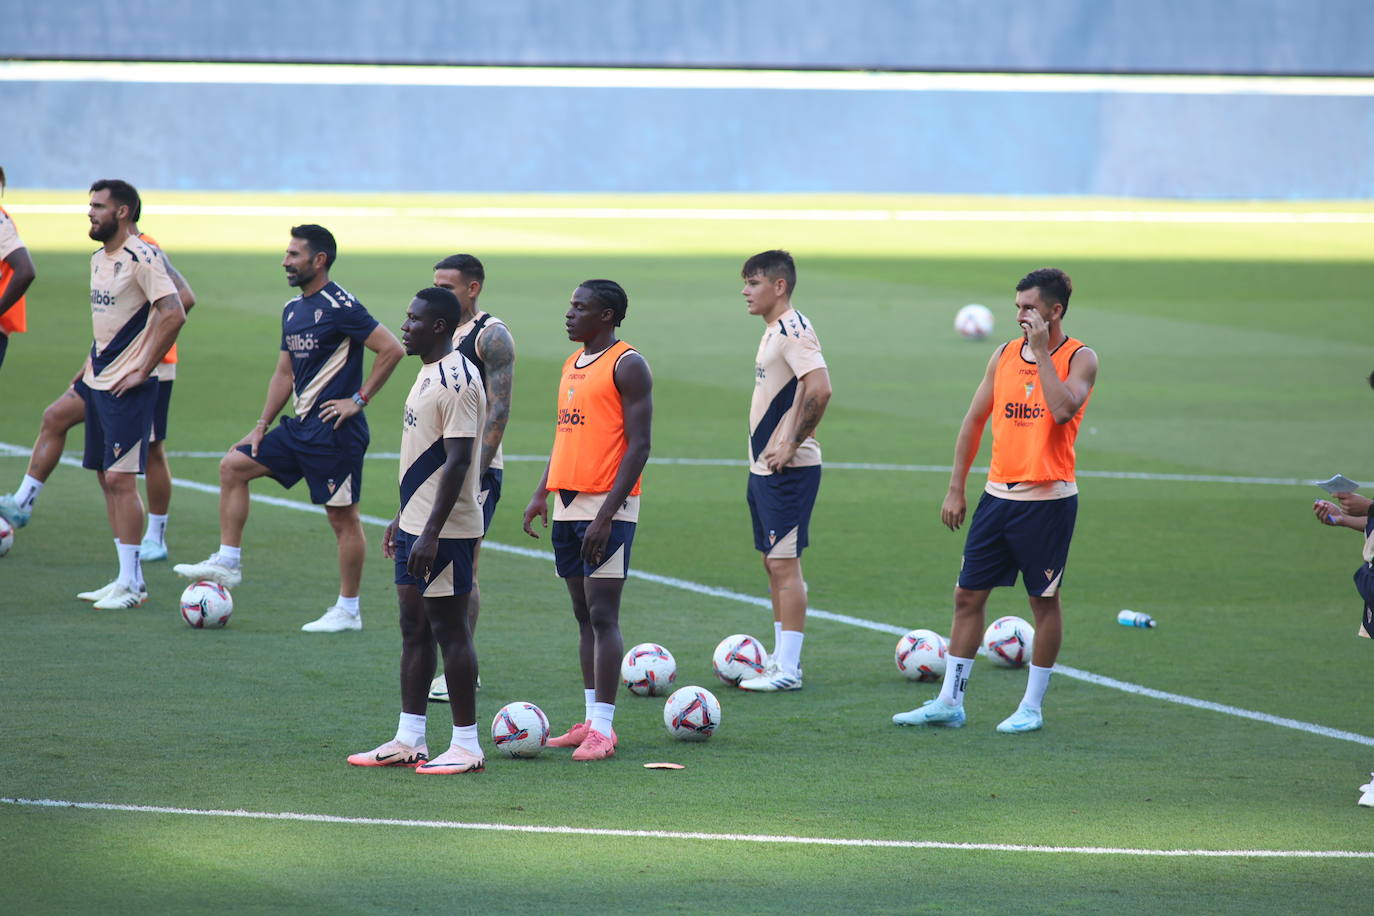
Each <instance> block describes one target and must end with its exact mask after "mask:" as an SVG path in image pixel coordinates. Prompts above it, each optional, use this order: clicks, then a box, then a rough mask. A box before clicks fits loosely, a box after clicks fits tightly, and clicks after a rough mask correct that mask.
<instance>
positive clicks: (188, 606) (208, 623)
mask: <svg viewBox="0 0 1374 916" xmlns="http://www.w3.org/2000/svg"><path fill="white" fill-rule="evenodd" d="M233 610H234V599H233V598H231V597H230V596H229V589H227V588H225V587H224V586H223V585H220V584H219V583H217V582H193V583H191V584H190V585H188V586H186V591H184V592H182V593H181V619H182V620H184V621H186V625H187V626H188V627H195V628H196V629H197V630H200V629H204V628H207V627H222V626H224V625H225V624H226V623H228V622H229V615H230V614H231V613H233Z"/></svg>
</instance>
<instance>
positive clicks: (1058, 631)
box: [997, 595, 1064, 735]
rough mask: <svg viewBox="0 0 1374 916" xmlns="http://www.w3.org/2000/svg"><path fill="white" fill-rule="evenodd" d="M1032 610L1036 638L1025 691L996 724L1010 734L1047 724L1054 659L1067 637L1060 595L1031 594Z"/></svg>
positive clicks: (1057, 656) (1037, 729)
mask: <svg viewBox="0 0 1374 916" xmlns="http://www.w3.org/2000/svg"><path fill="white" fill-rule="evenodd" d="M1030 607H1031V613H1032V614H1033V615H1034V616H1035V642H1034V644H1033V645H1032V647H1031V664H1030V670H1029V671H1027V672H1026V692H1025V694H1024V695H1023V696H1022V697H1021V703H1020V704H1019V705H1018V706H1017V707H1016V711H1015V712H1014V713H1012V714H1011V715H1010V716H1008V717H1007V718H1006V719H1005V720H1003V721H1002V724H1001V725H998V726H997V730H998V731H999V732H1002V733H1003V734H1007V735H1019V734H1021V733H1023V732H1033V731H1039V730H1040V728H1042V727H1043V725H1044V721H1045V719H1044V716H1043V714H1042V713H1041V706H1042V705H1043V704H1044V702H1045V691H1046V690H1047V689H1049V686H1050V675H1051V674H1052V673H1053V672H1054V662H1055V659H1057V658H1059V647H1060V645H1061V644H1062V643H1063V641H1064V615H1063V611H1062V609H1061V607H1060V603H1059V596H1058V595H1053V596H1051V597H1042V596H1031V598H1030Z"/></svg>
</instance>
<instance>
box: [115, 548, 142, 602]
mask: <svg viewBox="0 0 1374 916" xmlns="http://www.w3.org/2000/svg"><path fill="white" fill-rule="evenodd" d="M115 551H116V552H117V553H118V554H119V578H118V579H116V580H115V581H117V582H118V583H119V584H120V585H122V586H124V587H125V588H127V589H129V590H130V591H134V590H137V588H138V583H139V582H141V581H142V580H143V571H142V569H140V568H139V563H138V545H137V544H125V543H122V542H119V541H116V542H115Z"/></svg>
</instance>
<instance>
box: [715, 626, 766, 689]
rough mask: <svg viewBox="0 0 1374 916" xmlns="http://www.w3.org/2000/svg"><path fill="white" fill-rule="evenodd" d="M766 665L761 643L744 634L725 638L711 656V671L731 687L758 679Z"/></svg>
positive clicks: (764, 652) (764, 651)
mask: <svg viewBox="0 0 1374 916" xmlns="http://www.w3.org/2000/svg"><path fill="white" fill-rule="evenodd" d="M767 665H768V652H767V651H766V650H765V649H764V648H763V643H761V642H759V641H758V640H757V639H755V638H754V637H752V636H750V635H748V634H746V633H736V634H735V635H734V636H727V637H725V638H724V639H722V640H721V641H720V645H718V646H716V651H715V652H713V653H712V654H711V669H712V670H713V671H715V672H716V677H718V678H720V679H721V680H722V681H724V682H725V683H727V684H729V685H730V686H731V687H738V686H739V682H740V681H742V680H744V679H745V678H748V677H758V676H759V675H761V674H763V669H764V668H765V667H767Z"/></svg>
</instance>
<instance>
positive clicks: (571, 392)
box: [568, 388, 573, 401]
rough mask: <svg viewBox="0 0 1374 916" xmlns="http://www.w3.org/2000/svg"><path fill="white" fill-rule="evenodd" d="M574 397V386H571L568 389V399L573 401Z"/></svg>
mask: <svg viewBox="0 0 1374 916" xmlns="http://www.w3.org/2000/svg"><path fill="white" fill-rule="evenodd" d="M572 398H573V389H572V388H569V389H568V400H569V401H571V400H572Z"/></svg>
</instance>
